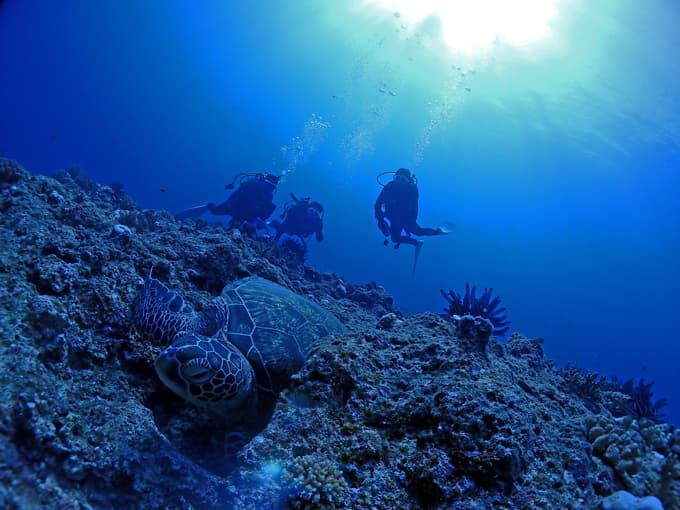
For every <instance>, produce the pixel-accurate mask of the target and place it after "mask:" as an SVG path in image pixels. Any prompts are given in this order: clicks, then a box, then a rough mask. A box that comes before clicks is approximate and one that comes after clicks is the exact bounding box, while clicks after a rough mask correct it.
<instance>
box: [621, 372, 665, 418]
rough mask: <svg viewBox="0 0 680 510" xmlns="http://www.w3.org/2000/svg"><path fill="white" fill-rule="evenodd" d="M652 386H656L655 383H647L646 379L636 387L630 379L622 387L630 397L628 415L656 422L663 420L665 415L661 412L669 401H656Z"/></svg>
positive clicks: (641, 380)
mask: <svg viewBox="0 0 680 510" xmlns="http://www.w3.org/2000/svg"><path fill="white" fill-rule="evenodd" d="M652 386H654V382H649V383H645V380H644V379H640V381H638V383H637V385H635V382H634V381H633V379H628V380H627V381H626V382H624V383H623V384H622V385H621V392H622V393H625V394H626V395H628V396H629V397H630V401H629V402H628V410H627V411H628V414H630V415H632V416H635V417H636V418H647V419H649V420H652V421H655V422H660V421H661V420H662V418H663V414H662V413H660V412H659V410H660V409H661V408H662V407H665V406H666V405H668V401H667V400H666V399H665V398H660V399H659V400H656V401H654V400H653V398H654V392H653V391H652Z"/></svg>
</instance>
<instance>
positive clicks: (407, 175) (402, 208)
mask: <svg viewBox="0 0 680 510" xmlns="http://www.w3.org/2000/svg"><path fill="white" fill-rule="evenodd" d="M380 175H384V174H380ZM378 177H380V176H378ZM378 182H380V181H378ZM374 210H375V217H376V219H377V220H378V228H379V229H380V231H381V232H382V233H383V235H384V236H385V237H391V239H392V242H393V243H394V248H395V249H397V248H399V246H400V245H401V244H402V243H405V244H412V245H414V246H415V247H416V249H419V248H420V247H421V246H422V244H423V241H422V240H420V239H414V238H413V237H411V235H416V236H437V235H443V234H447V232H446V231H445V230H443V229H441V228H428V227H421V226H420V225H418V222H417V219H418V183H417V181H416V178H415V176H414V175H412V174H411V172H410V171H409V170H408V169H406V168H400V169H399V170H397V171H396V172H394V178H393V179H392V180H391V181H390V182H388V183H387V184H386V185H385V186H384V187H383V189H382V191H381V192H380V195H378V199H377V200H376V201H375V206H374ZM388 242H389V241H388V240H387V239H385V241H384V244H385V246H387V244H388Z"/></svg>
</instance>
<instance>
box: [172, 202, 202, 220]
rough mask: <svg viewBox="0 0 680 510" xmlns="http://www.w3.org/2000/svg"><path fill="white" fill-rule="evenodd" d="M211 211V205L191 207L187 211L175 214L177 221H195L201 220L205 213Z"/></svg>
mask: <svg viewBox="0 0 680 510" xmlns="http://www.w3.org/2000/svg"><path fill="white" fill-rule="evenodd" d="M209 210H210V204H203V205H197V206H196V207H191V208H190V209H185V210H183V211H180V212H178V213H177V214H175V219H176V220H187V219H189V220H195V219H197V218H200V217H201V216H202V215H203V214H204V213H206V212H208V211H209Z"/></svg>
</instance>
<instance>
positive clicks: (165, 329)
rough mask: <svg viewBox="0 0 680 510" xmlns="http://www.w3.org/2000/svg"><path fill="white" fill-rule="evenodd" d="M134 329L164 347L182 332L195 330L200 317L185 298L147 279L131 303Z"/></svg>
mask: <svg viewBox="0 0 680 510" xmlns="http://www.w3.org/2000/svg"><path fill="white" fill-rule="evenodd" d="M133 314H134V320H135V326H137V329H138V330H139V332H140V333H141V334H142V335H143V336H144V337H150V338H153V340H154V341H155V342H156V343H163V344H167V343H170V342H171V341H172V340H173V339H174V338H175V337H177V336H178V335H180V334H182V333H187V332H191V331H194V330H195V329H196V326H197V324H198V323H199V322H200V317H199V316H198V314H197V313H196V312H194V310H193V309H192V308H191V307H190V306H189V305H187V304H185V303H184V299H182V297H181V296H179V295H178V294H176V293H175V292H173V291H171V290H170V289H168V288H167V287H166V286H165V285H163V284H162V283H161V282H160V281H159V280H156V279H155V278H153V277H152V276H151V271H149V276H147V278H146V280H144V288H143V289H142V291H141V292H140V293H139V294H138V295H137V297H136V298H135V302H134V307H133Z"/></svg>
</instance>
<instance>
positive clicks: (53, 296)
mask: <svg viewBox="0 0 680 510" xmlns="http://www.w3.org/2000/svg"><path fill="white" fill-rule="evenodd" d="M0 161H1V163H0V164H1V165H9V166H7V168H11V170H9V171H8V172H9V173H8V174H7V175H10V177H8V178H7V179H9V180H7V182H8V183H9V182H10V181H11V184H9V185H7V186H4V185H3V186H0V210H2V212H3V214H2V215H0V452H1V453H0V507H1V508H13V509H33V508H45V509H62V508H74V509H77V508H83V509H85V508H93V509H99V508H102V509H106V508H112V507H115V508H119V509H121V510H123V509H142V508H143V509H164V508H183V509H184V508H201V509H208V510H211V509H220V508H230V509H234V510H245V509H253V508H273V509H279V508H281V509H283V508H349V509H392V508H400V509H406V510H410V509H425V508H427V509H448V508H457V509H462V510H473V509H475V510H476V509H480V510H481V509H487V508H532V509H533V508H535V509H553V508H564V509H581V508H597V507H598V506H600V503H601V501H602V500H603V499H604V498H606V497H608V496H610V495H611V494H613V493H615V492H616V491H619V490H627V491H629V492H630V493H631V494H633V495H634V496H635V497H645V496H655V497H657V498H658V499H659V500H661V501H662V502H663V504H664V507H665V508H666V509H678V508H680V502H679V500H678V493H679V484H680V467H679V466H678V458H679V457H680V433H679V432H678V431H677V430H676V429H675V428H674V427H671V426H670V425H667V424H664V423H655V422H653V421H652V420H649V419H643V418H640V419H635V418H633V417H616V416H615V415H614V414H612V412H611V410H610V409H611V408H612V406H611V403H612V402H621V401H622V400H621V398H619V397H618V396H617V395H620V396H623V393H620V392H617V390H616V389H615V387H611V386H607V385H604V384H600V382H601V381H600V379H599V378H597V376H594V375H591V374H588V373H587V372H576V371H570V372H568V373H565V372H564V371H559V370H556V369H555V368H554V367H553V364H552V362H551V361H550V360H549V359H546V358H545V356H544V353H543V348H542V345H541V344H542V339H540V338H533V339H530V338H526V337H524V336H522V335H520V334H517V333H515V334H513V335H511V336H510V338H509V339H508V340H507V342H506V343H501V342H499V341H498V340H497V339H496V338H493V337H489V335H488V333H489V325H488V321H490V322H491V323H492V324H493V326H494V327H496V328H499V327H500V328H501V329H503V328H506V327H507V323H505V322H501V323H498V320H497V323H494V321H493V319H492V318H491V317H487V319H488V321H483V320H481V319H479V317H484V316H483V315H480V314H479V313H472V311H470V313H469V314H467V312H466V313H462V314H460V317H461V320H460V321H459V322H457V323H454V322H452V321H451V320H448V319H446V318H443V317H441V316H439V315H437V314H433V313H425V314H419V315H413V316H409V317H404V316H403V315H402V314H401V313H399V311H398V310H396V309H395V308H394V303H393V300H392V298H391V297H390V296H389V295H388V294H387V293H386V292H385V290H384V289H383V288H382V287H380V286H379V285H378V284H376V283H369V284H366V285H359V284H356V283H352V282H348V281H345V280H343V279H342V278H340V277H339V276H337V275H333V274H327V273H322V272H320V271H318V270H316V269H315V268H313V267H309V266H305V265H301V264H299V263H297V262H293V261H291V260H290V258H289V257H286V256H285V255H284V254H281V253H280V252H278V251H277V250H276V249H273V248H272V244H273V242H272V240H270V239H252V238H249V237H247V236H243V235H242V234H240V232H238V231H237V230H227V229H225V228H224V227H222V226H221V225H208V224H206V223H202V222H194V223H192V224H188V223H179V222H177V221H175V219H174V218H173V217H172V216H171V215H170V214H169V213H166V212H162V211H148V210H147V211H142V210H141V209H140V208H139V207H138V206H137V205H136V204H135V203H134V201H132V200H131V199H130V198H129V197H128V196H127V195H126V194H125V193H124V192H123V190H120V189H112V188H111V187H109V186H101V185H98V184H97V183H95V182H94V181H92V180H91V179H89V178H87V176H86V175H84V174H83V173H82V172H80V171H78V170H77V169H70V170H68V171H63V172H59V173H58V174H57V175H55V176H54V177H45V176H40V175H34V174H30V173H29V172H26V171H25V170H23V169H22V168H20V167H19V166H18V165H16V164H15V163H5V161H6V160H0ZM3 168H4V167H3ZM3 172H4V170H3ZM2 175H5V174H4V173H3V174H2ZM11 176H15V177H16V178H15V177H11ZM2 179H5V177H2ZM3 182H4V181H3ZM121 226H125V227H127V228H122V227H121ZM151 266H153V274H154V276H155V277H156V278H159V279H162V280H163V281H164V282H167V285H168V287H170V288H172V289H173V290H176V292H177V293H178V294H180V295H182V296H183V297H184V299H185V302H186V304H187V305H190V306H192V307H194V309H195V310H197V311H201V306H202V304H203V303H208V302H210V298H212V297H214V296H216V295H218V294H219V292H220V291H221V289H222V288H223V287H224V285H225V284H226V283H228V282H231V281H234V280H236V279H239V278H243V277H245V276H249V275H259V276H262V277H264V278H267V279H269V280H272V281H274V282H276V283H279V284H281V285H283V286H285V287H287V288H290V289H292V290H294V291H295V292H297V293H298V294H300V295H303V296H305V297H306V298H308V299H311V300H313V301H315V302H316V303H318V304H319V305H320V306H322V307H323V308H325V309H327V310H329V311H330V312H332V313H333V314H334V315H336V316H337V317H340V318H341V319H342V321H343V323H344V324H345V327H346V328H347V333H346V334H345V335H342V336H338V337H335V338H331V337H329V338H325V339H319V340H318V342H316V343H315V344H314V345H313V347H312V352H311V354H310V356H309V358H308V359H307V361H306V363H305V365H304V366H303V368H302V369H301V370H300V371H299V372H298V373H297V374H295V375H294V376H293V378H292V380H291V382H290V384H289V385H288V386H287V387H286V388H284V389H283V391H282V393H281V394H280V396H279V399H278V401H277V404H276V408H275V410H274V412H273V415H272V417H271V420H270V421H269V423H268V425H267V426H266V428H265V429H264V430H263V432H262V433H261V434H259V435H258V436H257V437H255V438H254V439H253V440H252V441H250V442H249V443H248V444H247V445H245V447H244V448H243V449H241V450H240V451H239V452H238V453H237V457H236V460H237V463H236V464H233V465H229V466H226V464H227V463H226V459H227V458H228V457H227V456H228V455H229V453H230V452H227V451H226V449H225V441H226V440H227V439H228V438H229V435H228V433H229V432H230V431H229V430H227V429H225V427H224V425H223V424H221V423H220V422H219V421H218V420H216V419H215V417H213V416H211V415H207V414H204V413H202V412H201V411H199V410H198V409H196V408H194V407H193V406H191V405H190V404H188V403H186V402H185V401H184V400H182V399H181V398H179V397H177V396H175V395H174V394H173V393H172V392H171V391H169V390H168V389H166V388H165V386H164V385H163V384H162V383H161V382H160V381H159V380H158V377H157V376H156V373H155V371H154V369H153V360H154V359H155V357H156V356H157V354H158V352H159V351H160V350H161V349H162V348H163V347H164V345H163V340H162V339H158V341H149V340H146V339H145V338H144V337H143V336H142V335H140V334H139V332H136V331H135V330H134V329H133V327H132V322H133V321H132V316H131V315H132V308H133V301H134V298H135V296H136V295H137V292H138V290H139V286H140V285H141V284H142V282H143V280H144V278H145V277H146V276H147V275H148V272H149V269H150V267H151ZM468 295H469V298H468V301H469V299H470V298H472V297H473V296H474V292H472V291H469V292H468ZM484 295H485V296H486V297H485V298H484V299H485V300H486V301H487V305H489V306H487V312H488V310H492V316H493V317H496V319H499V318H500V317H501V316H500V313H501V310H500V309H499V308H498V302H497V299H491V293H490V292H489V291H485V294H484ZM452 299H453V298H452ZM464 301H465V299H464V298H461V302H464ZM478 301H479V300H476V302H478ZM456 302H457V300H456ZM492 304H493V307H490V305H492ZM466 314H467V315H472V317H469V318H464V317H463V316H465V315H466ZM456 315H458V314H456ZM475 315H476V316H477V317H475ZM502 321H505V319H504V318H503V319H502ZM593 381H595V382H597V383H598V387H597V388H596V389H591V388H588V384H589V383H591V382H593Z"/></svg>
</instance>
